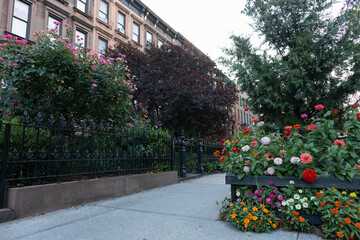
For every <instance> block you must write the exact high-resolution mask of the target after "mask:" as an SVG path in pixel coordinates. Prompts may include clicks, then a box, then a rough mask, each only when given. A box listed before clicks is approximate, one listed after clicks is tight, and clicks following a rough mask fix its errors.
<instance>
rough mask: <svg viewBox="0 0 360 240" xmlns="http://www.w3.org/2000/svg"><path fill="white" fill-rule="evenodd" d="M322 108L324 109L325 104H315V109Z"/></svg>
mask: <svg viewBox="0 0 360 240" xmlns="http://www.w3.org/2000/svg"><path fill="white" fill-rule="evenodd" d="M321 109H324V105H322V104H319V105H316V106H315V110H321Z"/></svg>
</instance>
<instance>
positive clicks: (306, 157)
mask: <svg viewBox="0 0 360 240" xmlns="http://www.w3.org/2000/svg"><path fill="white" fill-rule="evenodd" d="M300 160H301V162H302V163H305V164H308V163H310V162H311V161H312V156H311V155H310V154H308V153H303V154H301V156H300Z"/></svg>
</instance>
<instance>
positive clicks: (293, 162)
mask: <svg viewBox="0 0 360 240" xmlns="http://www.w3.org/2000/svg"><path fill="white" fill-rule="evenodd" d="M290 162H291V163H292V164H295V163H298V162H300V158H298V157H292V158H290Z"/></svg>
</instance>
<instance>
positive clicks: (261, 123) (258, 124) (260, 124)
mask: <svg viewBox="0 0 360 240" xmlns="http://www.w3.org/2000/svg"><path fill="white" fill-rule="evenodd" d="M256 125H257V126H258V127H261V126H262V125H264V122H263V121H262V122H258V123H257V124H256Z"/></svg>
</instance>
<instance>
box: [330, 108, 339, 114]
mask: <svg viewBox="0 0 360 240" xmlns="http://www.w3.org/2000/svg"><path fill="white" fill-rule="evenodd" d="M338 113H339V110H338V109H337V108H335V109H333V110H332V111H331V114H332V115H336V114H338Z"/></svg>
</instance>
